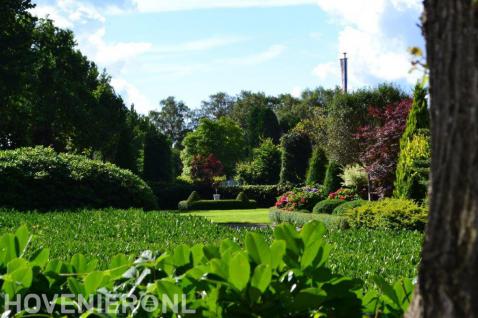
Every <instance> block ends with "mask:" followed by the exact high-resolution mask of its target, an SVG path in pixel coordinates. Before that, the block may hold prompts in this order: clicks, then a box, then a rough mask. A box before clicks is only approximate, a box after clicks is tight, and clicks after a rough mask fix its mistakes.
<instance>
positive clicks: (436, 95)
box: [407, 0, 478, 318]
mask: <svg viewBox="0 0 478 318" xmlns="http://www.w3.org/2000/svg"><path fill="white" fill-rule="evenodd" d="M424 32H425V37H426V41H427V58H428V64H429V67H430V95H431V117H432V168H431V200H430V219H429V223H428V227H427V231H426V238H425V243H424V247H423V251H422V263H421V266H420V270H419V279H418V288H417V290H416V295H415V297H414V301H413V304H412V306H411V308H410V310H409V312H408V315H407V316H408V317H433V318H438V317H460V318H464V317H467V318H470V317H478V1H477V0H425V14H424Z"/></svg>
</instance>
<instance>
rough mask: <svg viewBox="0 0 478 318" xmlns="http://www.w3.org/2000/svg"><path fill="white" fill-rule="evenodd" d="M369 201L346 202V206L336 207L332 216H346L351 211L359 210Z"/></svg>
mask: <svg viewBox="0 0 478 318" xmlns="http://www.w3.org/2000/svg"><path fill="white" fill-rule="evenodd" d="M367 202H368V201H365V200H354V201H348V202H345V203H344V204H341V205H339V206H338V207H336V208H335V209H334V210H333V211H332V214H334V215H346V214H347V213H348V212H349V211H350V210H351V209H353V208H357V207H359V206H361V205H363V204H365V203H367Z"/></svg>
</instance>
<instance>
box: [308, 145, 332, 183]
mask: <svg viewBox="0 0 478 318" xmlns="http://www.w3.org/2000/svg"><path fill="white" fill-rule="evenodd" d="M327 165H328V162H327V157H326V155H325V151H324V150H323V149H322V148H320V147H315V148H314V151H313V152H312V158H310V160H309V168H308V169H307V178H306V183H307V184H309V185H314V184H323V183H324V179H325V173H326V172H327Z"/></svg>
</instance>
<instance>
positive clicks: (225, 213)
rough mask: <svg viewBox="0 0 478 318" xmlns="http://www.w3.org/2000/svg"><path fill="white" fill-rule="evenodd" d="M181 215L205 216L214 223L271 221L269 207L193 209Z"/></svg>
mask: <svg viewBox="0 0 478 318" xmlns="http://www.w3.org/2000/svg"><path fill="white" fill-rule="evenodd" d="M181 215H194V216H204V217H205V218H207V219H208V220H210V221H212V222H214V223H264V224H269V223H271V221H270V219H269V209H252V210H208V211H192V212H187V213H181Z"/></svg>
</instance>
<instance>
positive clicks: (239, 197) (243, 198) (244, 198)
mask: <svg viewBox="0 0 478 318" xmlns="http://www.w3.org/2000/svg"><path fill="white" fill-rule="evenodd" d="M236 200H237V201H241V202H247V201H249V198H248V197H247V195H246V194H245V193H244V192H240V193H239V194H238V195H237V197H236Z"/></svg>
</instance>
